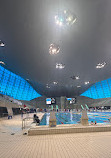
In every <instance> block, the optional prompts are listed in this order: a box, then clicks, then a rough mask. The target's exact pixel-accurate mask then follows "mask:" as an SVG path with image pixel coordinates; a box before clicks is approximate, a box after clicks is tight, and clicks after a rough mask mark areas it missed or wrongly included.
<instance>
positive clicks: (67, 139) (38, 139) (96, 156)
mask: <svg viewBox="0 0 111 158" xmlns="http://www.w3.org/2000/svg"><path fill="white" fill-rule="evenodd" d="M17 120H18V121H17ZM14 122H15V123H14ZM17 122H18V123H17ZM1 123H2V124H1V125H0V158H111V132H101V133H81V134H63V135H43V136H27V135H23V132H22V130H21V121H20V118H19V119H18V118H17V117H16V118H14V119H13V120H8V123H7V120H6V121H2V122H1ZM12 132H13V133H15V134H14V135H11V134H12Z"/></svg>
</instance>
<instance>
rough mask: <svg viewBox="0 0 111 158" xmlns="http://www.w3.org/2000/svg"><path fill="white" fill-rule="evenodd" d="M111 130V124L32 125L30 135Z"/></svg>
mask: <svg viewBox="0 0 111 158" xmlns="http://www.w3.org/2000/svg"><path fill="white" fill-rule="evenodd" d="M108 131H111V125H101V124H98V125H89V126H82V125H80V124H79V125H57V126H56V127H49V126H31V128H30V129H29V130H28V135H29V136H32V135H50V134H66V133H90V132H108Z"/></svg>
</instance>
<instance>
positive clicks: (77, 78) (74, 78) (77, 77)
mask: <svg viewBox="0 0 111 158" xmlns="http://www.w3.org/2000/svg"><path fill="white" fill-rule="evenodd" d="M71 78H72V79H73V80H79V79H80V77H79V76H72V77H71Z"/></svg>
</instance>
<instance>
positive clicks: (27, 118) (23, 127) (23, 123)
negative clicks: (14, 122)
mask: <svg viewBox="0 0 111 158" xmlns="http://www.w3.org/2000/svg"><path fill="white" fill-rule="evenodd" d="M30 119H33V117H26V118H23V119H22V130H23V129H25V127H26V121H29V120H30Z"/></svg>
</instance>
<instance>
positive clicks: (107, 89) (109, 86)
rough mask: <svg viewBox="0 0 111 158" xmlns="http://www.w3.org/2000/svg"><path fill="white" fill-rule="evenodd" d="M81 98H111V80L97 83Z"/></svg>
mask: <svg viewBox="0 0 111 158" xmlns="http://www.w3.org/2000/svg"><path fill="white" fill-rule="evenodd" d="M81 96H85V97H89V98H93V99H100V98H108V97H111V78H109V79H107V80H103V81H101V82H97V83H95V84H94V85H92V86H91V87H90V88H89V89H88V90H87V91H85V92H84V93H82V94H81Z"/></svg>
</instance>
